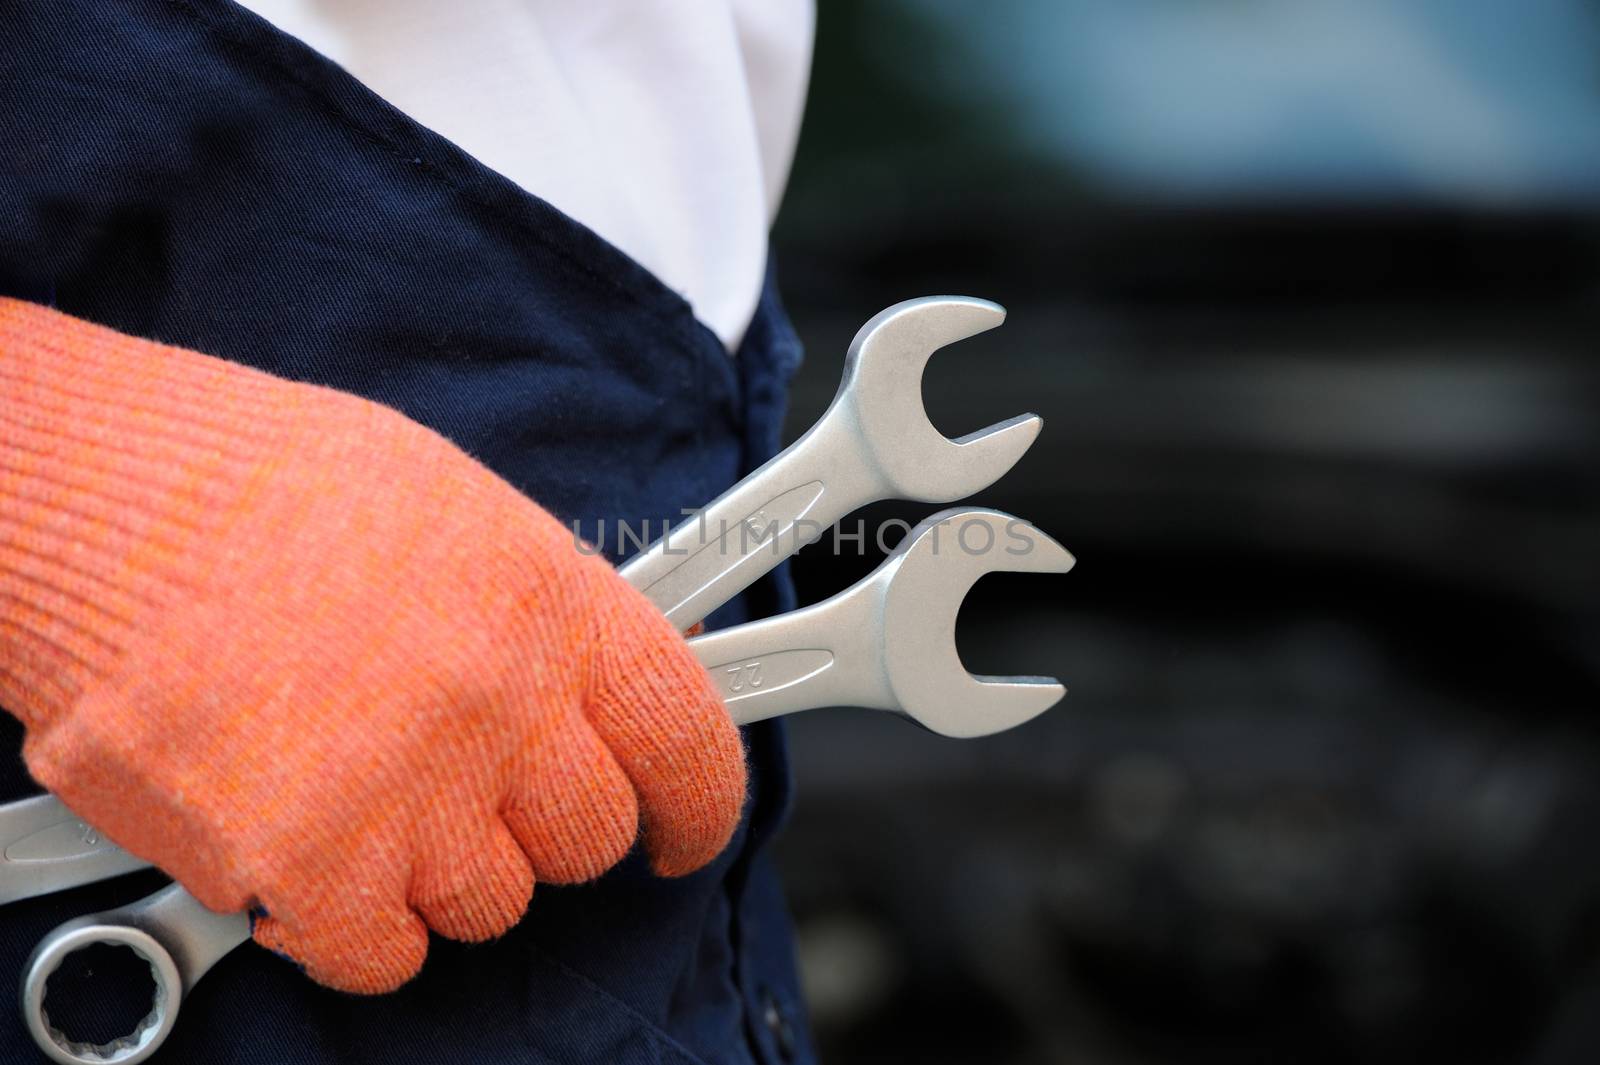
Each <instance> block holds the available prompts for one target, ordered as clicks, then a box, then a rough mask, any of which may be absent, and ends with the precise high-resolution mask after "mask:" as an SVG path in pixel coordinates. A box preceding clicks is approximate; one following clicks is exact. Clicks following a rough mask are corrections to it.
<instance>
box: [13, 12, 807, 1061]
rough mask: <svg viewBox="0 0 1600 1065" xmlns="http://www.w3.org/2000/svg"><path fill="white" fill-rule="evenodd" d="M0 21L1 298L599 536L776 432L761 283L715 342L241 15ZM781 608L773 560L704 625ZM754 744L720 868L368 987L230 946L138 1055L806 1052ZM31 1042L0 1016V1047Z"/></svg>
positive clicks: (76, 898) (563, 903)
mask: <svg viewBox="0 0 1600 1065" xmlns="http://www.w3.org/2000/svg"><path fill="white" fill-rule="evenodd" d="M3 34H4V38H3V39H4V44H3V47H0V101H3V106H0V292H4V293H6V294H9V295H15V296H21V297H23V298H28V299H32V300H36V301H38V302H41V303H47V304H51V305H54V306H56V307H59V308H61V309H62V310H65V311H68V312H70V313H73V314H76V315H79V316H81V317H84V318H88V319H91V320H93V321H97V322H101V323H104V324H106V325H110V326H114V327H116V328H118V329H122V330H125V331H127V332H129V333H133V334H136V335H139V336H145V337H154V338H158V339H160V340H163V341H167V342H171V343H175V344H182V345H185V346H189V347H193V348H196V349H198V350H201V351H205V352H209V353H211V354H215V355H219V356H222V357H224V358H228V359H231V360H235V361H237V362H241V363H247V364H249V365H253V366H258V367H261V368H263V369H266V370H269V371H272V372H274V373H277V374H280V375H283V376H286V377H291V378H295V379H299V380H305V381H315V382H319V383H322V384H327V385H332V386H335V387H338V388H342V389H345V390H347V391H350V392H354V393H358V394H361V395H363V396H367V397H370V398H372V399H375V400H378V401H380V402H383V403H386V404H388V405H390V406H393V407H396V408H398V409H399V410H401V411H404V412H405V413H406V414H408V415H410V416H411V417H413V418H415V419H417V420H418V421H420V422H423V423H425V424H427V425H430V426H432V427H433V428H435V429H437V430H439V431H440V432H442V433H444V434H445V435H447V436H449V437H451V438H452V439H454V440H455V441H456V442H457V443H459V444H460V445H461V446H462V447H463V448H465V449H466V450H467V451H469V452H471V453H472V454H474V455H476V456H477V457H478V458H480V459H481V460H483V461H484V462H485V463H487V464H488V465H489V466H491V467H492V468H494V469H495V470H496V471H497V472H499V473H500V474H501V475H502V476H504V477H505V478H507V479H508V480H509V481H511V482H512V483H513V484H515V485H517V486H518V487H519V488H520V489H522V490H523V491H525V492H527V493H528V494H529V495H530V496H532V497H533V498H534V499H536V500H538V501H539V502H540V503H542V504H543V505H544V506H546V507H547V508H549V509H550V510H551V511H552V512H554V513H555V514H556V515H558V516H559V517H561V518H562V519H563V520H564V521H567V522H569V523H571V522H577V523H578V525H579V527H580V528H581V529H582V530H584V531H585V532H586V534H588V535H591V536H592V535H594V532H595V531H597V530H598V527H599V523H600V522H601V521H602V520H605V521H607V522H608V523H612V524H611V528H613V529H614V528H615V526H614V523H615V522H617V521H618V520H622V521H626V522H628V523H630V524H631V525H632V526H633V527H635V528H637V527H639V526H640V524H641V523H642V522H644V521H647V520H648V521H650V522H651V523H652V525H651V528H652V529H653V530H654V531H659V530H660V529H661V528H664V527H665V523H666V522H668V521H670V520H671V519H674V518H676V517H677V516H678V515H679V511H680V508H682V507H690V506H695V505H698V504H701V503H704V502H705V501H707V500H709V499H710V498H712V497H713V496H714V495H716V494H717V493H718V492H719V491H721V490H722V489H723V488H724V487H726V486H727V485H728V484H730V483H732V482H733V481H734V480H736V479H737V478H738V477H739V476H740V475H741V474H742V473H744V472H747V471H748V470H749V469H751V468H753V467H754V466H755V465H757V464H759V463H760V462H761V461H762V460H763V459H764V458H765V457H767V456H768V455H769V454H770V453H771V452H772V451H773V450H774V449H775V447H776V445H777V434H778V429H779V422H780V419H781V415H782V410H783V397H784V390H785V385H786V383H787V380H788V377H789V375H790V374H791V373H792V371H793V369H794V367H795V365H796V363H797V361H798V359H799V348H798V344H797V343H796V341H795V338H794V334H793V332H792V330H791V329H790V328H789V326H788V323H787V321H786V320H785V318H784V316H783V313H782V310H781V308H780V307H779V305H778V302H777V299H776V296H775V295H774V292H773V290H772V286H771V284H770V283H769V285H768V288H767V292H766V294H765V296H764V297H763V299H762V302H761V308H760V311H759V313H758V315H757V318H756V320H755V322H754V324H753V325H752V326H751V329H750V331H749V335H748V338H747V340H746V341H745V343H744V345H743V348H742V350H741V351H740V352H739V353H738V357H737V358H736V359H731V360H730V359H729V358H728V356H727V353H726V352H725V351H724V350H723V349H722V347H721V345H720V344H719V342H718V341H717V339H716V337H715V336H714V335H713V334H712V333H711V332H710V331H709V330H707V329H706V328H705V327H704V326H703V325H701V324H700V323H699V322H698V321H696V320H695V318H694V317H693V314H692V313H691V311H690V309H689V307H688V306H687V305H686V304H685V303H684V302H683V300H682V299H681V298H679V297H678V296H677V295H676V294H674V293H673V292H671V291H670V290H668V289H667V288H666V287H665V286H664V285H662V284H661V283H660V282H659V281H658V280H657V279H656V278H655V277H653V276H652V275H651V274H649V273H648V272H647V271H645V270H644V269H643V268H642V267H640V266H639V265H638V264H636V263H634V262H633V261H632V260H630V259H629V258H627V257H626V256H625V255H623V254H622V253H621V252H620V251H618V250H617V249H615V248H613V247H612V246H610V245H608V244H607V243H605V242H604V241H603V240H601V239H600V238H598V237H597V236H595V235H594V234H593V233H591V232H589V231H588V230H586V229H584V228H583V227H582V226H580V225H578V224H577V223H575V222H573V221H572V220H571V219H569V218H567V217H565V216H564V215H562V214H561V213H560V212H559V211H557V210H556V209H555V208H553V207H551V206H550V205H548V204H546V203H543V202H542V201H540V200H538V199H536V198H535V197H532V196H529V195H528V194H526V193H525V192H523V191H522V190H520V189H518V188H517V187H515V186H514V185H512V184H511V183H509V182H507V181H505V180H504V179H502V178H501V177H499V176H498V175H496V174H494V173H492V172H490V171H488V170H487V169H485V168H484V167H482V166H480V165H479V164H477V163H476V162H475V161H474V160H472V159H471V158H469V157H467V156H465V155H464V154H463V153H461V152H460V151H458V150H457V149H455V148H454V147H453V146H451V145H450V144H449V143H447V142H445V141H444V140H442V139H441V138H439V137H437V136H435V135H434V134H432V133H430V132H429V131H428V130H426V129H423V128H421V127H420V126H418V125H417V124H415V123H414V122H412V121H410V120H409V119H407V118H406V117H405V116H403V115H401V114H399V113H398V112H396V111H394V110H393V109H392V108H390V107H388V106H387V105H386V104H384V103H383V102H382V101H381V100H379V99H377V98H376V97H374V96H373V95H372V94H370V93H369V92H367V91H366V90H365V89H363V88H362V87H361V86H360V85H359V84H358V83H356V82H355V81H354V80H353V79H351V78H350V77H349V76H348V75H346V74H345V73H344V72H343V71H342V70H340V69H339V68H337V67H336V66H334V65H333V64H331V63H328V62H326V61H324V60H322V59H321V58H320V57H318V56H317V55H315V54H314V53H312V52H310V51H309V50H308V49H306V48H304V47H302V46H301V45H300V44H299V43H298V42H296V41H294V40H292V39H290V38H288V37H286V36H284V35H282V34H280V33H278V32H277V31H275V30H274V29H272V28H271V27H270V26H269V25H267V24H266V23H264V22H262V21H260V20H258V19H256V18H255V17H254V16H252V15H250V14H249V13H248V12H245V11H244V10H243V9H241V8H238V7H237V6H235V5H233V4H231V3H225V2H220V0H92V2H91V0H82V2H80V3H60V2H51V0H27V2H12V3H8V4H6V5H4V9H3ZM641 180H648V176H643V177H641ZM606 546H607V548H608V549H611V550H612V551H615V550H616V549H617V547H618V544H617V543H616V542H615V538H614V536H613V537H610V538H609V542H608V543H607V544H606ZM791 605H792V599H791V598H790V592H789V589H788V588H787V586H786V584H785V582H784V580H783V579H781V578H779V579H774V580H770V581H767V582H765V583H763V584H762V585H759V586H757V587H756V588H754V589H752V590H751V592H750V593H749V594H748V595H747V596H746V598H745V600H744V601H743V602H740V603H735V604H730V607H729V608H727V609H725V610H724V611H722V612H719V614H718V616H717V617H716V618H715V619H713V621H714V623H727V622H730V621H733V620H737V619H738V618H740V617H743V616H747V615H749V614H752V613H754V614H765V613H770V612H773V611H776V610H781V609H785V608H787V607H789V606H791ZM747 739H748V742H749V746H750V750H751V762H752V771H753V776H752V790H751V800H750V803H749V806H748V809H747V816H746V820H745V823H744V825H743V826H742V827H741V828H740V830H739V833H738V836H737V837H736V838H735V840H734V842H733V844H732V846H731V847H730V848H729V849H728V851H727V852H726V853H725V854H724V855H723V856H722V857H721V858H720V859H719V860H718V861H717V862H716V863H715V864H713V865H712V866H711V867H710V868H708V869H706V870H704V871H702V872H700V873H698V874H696V875H693V876H690V877H687V878H684V879H681V880H671V881H667V880H660V879H656V878H654V877H652V876H650V875H649V873H648V871H647V870H646V869H645V867H644V864H643V862H642V861H641V860H640V859H639V857H638V856H637V855H634V856H631V857H630V858H629V859H628V860H627V861H626V862H624V863H623V865H622V866H621V867H619V868H618V869H617V870H616V871H614V872H613V873H612V874H610V875H608V876H606V877H605V878H603V879H602V880H600V881H599V882H597V883H595V884H591V885H585V886H581V887H572V888H551V887H545V886H541V887H540V888H539V889H538V890H537V891H536V894H535V899H534V903H533V907H532V910H531V913H530V916H529V917H528V919H527V920H525V921H524V922H523V923H522V924H521V925H519V926H518V927H517V928H516V929H515V930H514V931H513V932H511V933H510V934H509V935H507V936H506V937H505V938H504V939H502V940H500V941H498V942H496V943H493V944H486V945H479V946H462V945H459V944H452V943H448V942H445V941H442V940H435V942H434V945H433V949H432V952H431V954H430V958H429V962H428V965H427V966H426V968H425V970H424V973H423V975H422V976H421V977H420V978H418V979H417V980H416V981H414V982H413V983H412V984H410V985H408V986H407V987H406V988H404V989H403V990H401V991H400V992H398V993H397V994H394V995H390V996H385V997H381V998H374V999H362V998H357V997H352V996H345V995H340V994H336V993H333V992H328V991H325V990H322V989H320V988H317V987H315V986H314V985H312V984H311V983H310V982H309V981H307V980H306V979H305V978H304V977H303V976H302V975H301V974H300V973H299V972H298V971H297V970H296V969H295V968H294V967H293V966H292V965H290V964H288V963H286V962H284V961H282V960H281V959H278V958H275V957H273V956H271V955H269V954H268V953H266V952H265V951H262V950H259V949H257V948H255V947H253V946H246V947H244V948H241V949H240V950H238V951H235V952H234V953H233V955H231V956H230V957H229V958H228V959H226V960H225V961H224V962H222V963H221V964H220V965H219V966H218V967H217V968H216V969H215V970H213V972H212V973H211V975H209V976H208V977H207V978H206V980H205V981H204V982H203V983H202V984H201V985H200V987H199V988H198V989H197V990H196V992H195V993H194V994H193V996H192V997H191V998H190V999H189V1000H188V1001H187V1002H186V1003H185V1005H184V1007H183V1016H182V1020H181V1021H180V1023H179V1025H178V1031H177V1032H176V1034H175V1035H174V1036H173V1037H172V1039H171V1040H170V1041H169V1043H168V1044H167V1047H166V1048H165V1049H164V1050H163V1051H162V1054H161V1056H160V1058H159V1059H158V1060H160V1061H163V1062H167V1063H169V1065H182V1063H189V1062H207V1063H228V1062H272V1063H290V1065H315V1063H324V1062H326V1063H333V1062H341V1063H356V1062H367V1061H372V1062H383V1063H384V1065H392V1063H393V1062H394V1061H395V1060H397V1057H396V1055H403V1059H402V1060H407V1061H415V1062H440V1063H457V1062H463V1063H464V1062H474V1063H480V1062H484V1063H487V1062H553V1061H559V1062H579V1061H600V1062H625V1063H628V1062H640V1063H643V1062H707V1063H723V1062H727V1063H745V1062H762V1063H777V1062H783V1061H785V1060H797V1061H804V1060H807V1059H808V1058H809V1056H810V1049H809V1046H808V1044H807V1042H806V1039H805V1034H804V1024H803V1020H802V1016H801V1011H800V1004H799V995H798V989H797V987H796V983H795V976H794V964H793V958H792V957H791V952H790V935H789V930H788V925H787V918H786V916H785V913H784V908H783V902H782V898H781V893H780V892H779V890H778V887H777V883H776V879H775V876H774V874H773V870H772V866H771V862H770V859H769V857H768V854H767V844H768V843H769V842H770V839H771V836H772V834H773V832H774V831H775V830H776V828H777V826H778V824H779V822H780V821H781V820H782V817H783V810H784V807H785V805H786V803H787V793H788V781H787V776H786V770H785V768H784V754H783V740H782V733H781V729H779V728H778V727H777V726H776V725H768V726H761V727H757V728H754V729H751V730H748V733H747ZM19 741H20V737H19V735H18V731H17V729H16V728H15V726H14V723H13V722H11V720H10V719H9V718H5V719H4V728H3V730H0V799H8V798H13V797H16V796H19V795H23V794H29V793H32V792H33V791H35V790H36V789H35V787H34V786H33V785H32V784H31V782H29V781H28V779H27V777H26V774H25V772H24V770H23V767H22V764H21V760H20V757H19V755H18V749H19ZM158 883H159V879H158V878H157V877H156V876H155V874H143V875H141V876H139V877H134V878H130V879H125V880H121V881H117V882H113V883H112V884H109V885H96V886H94V887H91V888H85V889H82V890H79V891H75V892H71V893H67V894H64V895H60V896H57V897H54V898H48V899H40V900H33V901H29V902H25V903H18V904H13V905H11V906H8V907H5V908H4V909H3V910H0V998H6V999H7V1000H14V992H15V980H16V974H17V973H18V972H19V970H20V967H21V966H22V964H23V960H24V959H25V957H26V956H27V953H28V951H29V949H30V948H31V946H32V944H33V943H34V941H35V940H36V939H37V938H38V936H39V935H40V934H41V933H43V932H44V931H46V930H47V929H48V928H50V927H52V926H53V925H54V924H56V923H58V922H59V921H61V920H63V919H65V918H68V917H71V916H74V915H77V914H79V913H82V912H85V911H86V910H89V909H93V908H99V907H104V906H107V905H113V904H117V903H121V902H126V901H129V900H131V899H132V898H135V897H137V896H138V894H140V893H142V892H143V891H146V890H149V889H150V888H152V887H154V886H155V885H156V884H158ZM118 986H119V987H120V986H121V985H120V984H119V985H118ZM130 988H131V990H130V992H129V993H130V994H137V993H140V992H141V991H142V989H140V988H138V987H137V986H136V985H130ZM8 989H9V992H10V993H9V994H6V993H5V992H7V991H8ZM63 997H64V996H63ZM117 1001H118V1000H117V998H116V996H115V995H108V996H107V997H106V998H105V1000H104V1002H100V1001H97V1002H95V1003H91V1004H89V1006H90V1008H89V1009H88V1010H87V1012H93V1008H104V1009H106V1010H109V1009H111V1008H112V1007H113V1006H114V1005H115V1003H116V1002H117ZM80 1012H82V1011H80ZM34 1060H42V1059H39V1058H37V1057H36V1053H35V1051H34V1050H33V1049H32V1046H31V1044H30V1043H29V1042H28V1040H27V1038H26V1036H25V1034H24V1033H23V1030H22V1028H21V1025H20V1023H18V1022H17V1021H16V1020H15V1018H14V1017H13V1015H12V1014H11V1013H10V1011H5V1012H3V1013H0V1061H5V1062H13V1061H15V1062H27V1061H34Z"/></svg>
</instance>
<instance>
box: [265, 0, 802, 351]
mask: <svg viewBox="0 0 1600 1065" xmlns="http://www.w3.org/2000/svg"><path fill="white" fill-rule="evenodd" d="M242 2H243V3H244V6H246V7H248V8H250V9H252V10H253V11H255V12H256V13H257V14H259V15H261V16H262V17H263V18H266V19H267V20H268V21H270V22H272V23H273V24H274V25H276V26H277V27H278V28H279V29H281V30H283V31H284V32H286V33H290V34H292V35H294V36H296V37H299V38H300V39H301V40H303V41H304V42H306V43H307V44H309V45H310V46H311V47H313V48H315V49H316V50H317V51H319V52H321V53H322V54H324V55H326V56H327V57H328V58H330V59H332V60H334V61H335V62H337V63H339V64H340V65H342V66H343V67H344V68H345V69H346V70H348V71H349V72H350V73H351V74H352V75H354V76H355V77H356V78H358V79H359V80H360V81H362V82H363V83H365V84H366V85H367V87H368V88H370V89H372V90H373V91H374V92H376V93H377V94H378V95H380V96H382V97H383V98H384V99H386V100H387V101H388V102H389V103H391V104H393V105H394V106H395V107H397V108H399V109H400V110H402V111H404V112H406V113H407V114H408V115H410V116H411V117H412V118H414V119H416V120H417V121H418V122H420V123H422V124H423V125H425V126H427V127H429V128H430V129H432V130H433V131H434V132H436V133H439V134H441V135H443V136H444V137H446V138H448V139H449V140H451V141H453V142H455V143H456V144H457V145H459V146H460V147H461V148H463V149H465V150H466V151H467V152H469V153H471V154H472V155H473V156H475V157H476V158H477V159H478V160H479V161H481V162H483V163H484V164H486V165H488V166H489V167H491V168H493V169H494V170H497V171H499V172H500V173H501V174H503V175H504V176H505V177H507V178H509V179H511V180H512V181H514V182H516V183H517V184H518V185H521V186H522V187H523V188H525V189H527V190H528V191H529V192H531V193H533V194H534V195H536V196H539V197H540V198H542V199H545V200H547V201H549V202H550V203H552V204H554V205H555V206H556V207H557V208H559V209H560V210H562V211H563V212H565V213H566V214H568V215H570V216H572V217H573V218H576V219H577V220H578V221H580V222H582V223H583V224H584V225H586V226H588V227H589V228H590V229H593V230H594V231H595V232H597V233H599V234H600V235H601V236H602V237H604V238H606V239H607V240H608V241H610V242H611V243H612V244H615V245H616V246H618V247H619V248H621V249H622V250H623V251H625V252H627V253H628V254H629V255H630V256H632V257H633V258H634V259H636V260H638V261H639V262H640V263H641V264H643V265H644V266H645V267H647V268H649V269H650V270H651V271H652V272H653V273H654V274H656V276H658V277H660V278H661V279H662V280H663V281H664V282H666V283H667V284H668V285H670V286H671V287H672V288H674V289H676V290H677V291H678V292H680V293H682V294H683V296H684V297H685V298H686V299H687V300H688V301H689V303H690V305H691V306H693V307H694V309H695V313H696V315H698V317H699V318H700V320H701V321H703V322H705V323H706V324H707V325H708V326H710V327H711V329H712V330H713V331H714V332H715V333H716V334H717V336H719V337H721V338H722V341H723V343H724V344H726V345H727V346H728V347H729V349H730V350H731V349H732V348H734V347H736V346H737V344H738V341H739V338H740V337H741V336H743V334H744V331H745V328H746V327H747V326H748V325H749V322H750V318H751V315H752V314H753V313H754V311H755V305H756V300H757V298H758V297H759V296H760V292H761V283H762V278H763V274H764V271H765V267H766V257H767V231H768V229H769V227H770V226H771V224H772V219H773V217H774V215H775V214H776V212H777V207H778V200H779V198H780V196H781V195H782V192H783V186H784V183H785V181H786V180H787V178H788V173H789V165H790V162H791V161H792V159H793V156H794V145H795V140H796V138H797V136H798V134H799V130H800V115H801V111H802V108H803V104H804V100H805V90H806V83H807V80H808V77H809V73H810V66H811V40H812V32H813V26H814V13H813V9H812V0H459V2H456V3H442V2H440V0H242Z"/></svg>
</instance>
